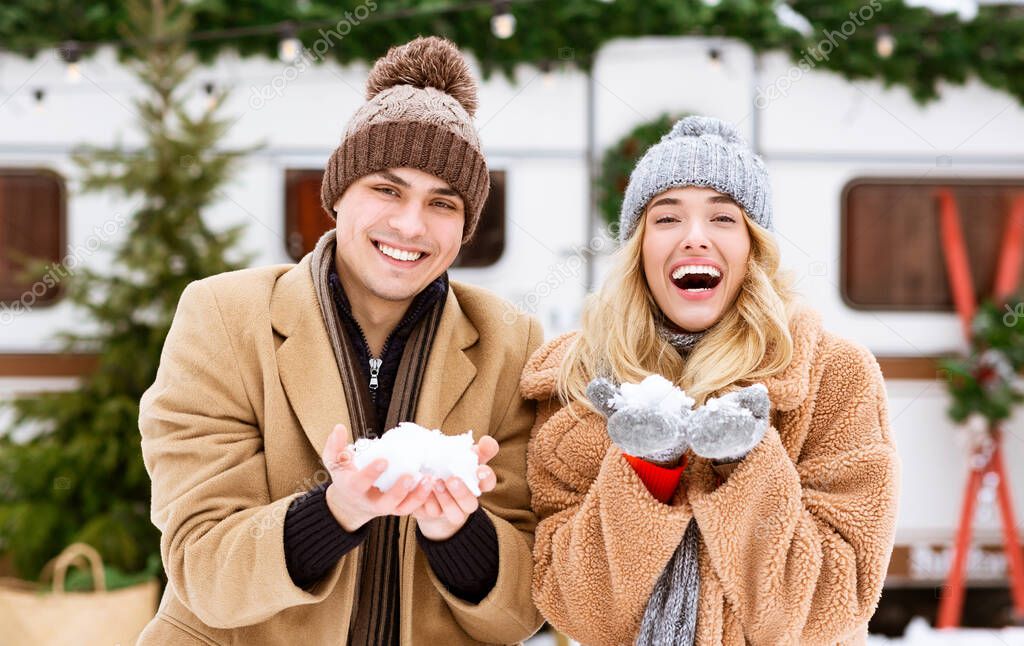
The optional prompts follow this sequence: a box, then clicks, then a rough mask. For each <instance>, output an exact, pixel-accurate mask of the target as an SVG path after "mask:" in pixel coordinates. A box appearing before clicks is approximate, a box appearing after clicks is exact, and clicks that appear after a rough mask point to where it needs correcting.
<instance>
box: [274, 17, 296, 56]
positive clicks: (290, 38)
mask: <svg viewBox="0 0 1024 646" xmlns="http://www.w3.org/2000/svg"><path fill="white" fill-rule="evenodd" d="M301 50H302V41H301V40H299V39H298V37H297V36H296V30H295V24H294V23H287V24H286V25H285V26H284V27H282V28H281V42H279V43H278V44H277V57H278V59H280V60H281V62H282V63H294V62H295V60H296V59H297V58H298V57H299V51H301Z"/></svg>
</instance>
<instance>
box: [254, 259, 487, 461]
mask: <svg viewBox="0 0 1024 646" xmlns="http://www.w3.org/2000/svg"><path fill="white" fill-rule="evenodd" d="M270 316H271V323H272V325H273V327H274V331H275V332H277V333H278V334H280V335H281V336H282V337H284V341H283V342H282V343H281V345H280V346H279V347H278V349H277V366H278V372H279V375H280V379H281V385H282V386H283V387H284V390H285V393H286V394H287V396H288V400H289V402H290V403H291V406H292V410H293V411H294V412H295V416H296V417H297V418H298V420H299V423H300V424H301V425H302V430H303V432H305V434H306V437H308V438H309V442H310V444H312V446H313V448H314V449H315V450H316V452H317V455H320V454H321V453H323V449H324V445H325V444H326V443H327V437H328V436H329V435H330V434H331V431H332V429H333V428H334V425H335V424H344V425H345V427H346V428H349V427H350V420H349V415H348V405H347V403H346V402H345V393H344V389H343V388H342V385H341V376H340V375H339V374H338V364H337V361H336V360H335V358H334V351H333V349H332V348H331V342H330V339H329V338H328V336H327V328H326V326H325V325H324V321H323V316H322V315H321V314H320V304H319V301H318V300H317V296H316V292H315V291H314V289H313V278H312V275H311V273H310V256H309V255H306V257H304V258H303V259H302V260H301V261H300V262H299V263H298V264H297V265H295V267H293V268H292V269H290V270H289V271H288V272H286V273H285V274H284V275H282V276H281V278H280V279H278V281H277V284H276V285H275V287H274V294H273V296H272V298H271V302H270ZM479 337H480V335H479V333H478V332H477V330H476V328H475V327H474V326H473V324H472V323H471V322H470V320H469V318H468V317H467V316H466V314H465V312H463V310H462V308H461V306H460V305H459V301H458V299H457V298H456V296H455V292H454V290H453V288H451V287H450V288H449V290H448V296H447V300H446V301H445V306H444V311H443V312H442V314H441V322H440V325H439V326H438V330H437V336H436V337H435V338H434V345H433V347H432V348H431V350H430V355H429V357H428V359H427V367H426V373H425V374H424V375H423V385H422V389H421V391H420V401H419V404H418V405H417V407H416V422H417V423H419V424H421V425H423V426H426V427H427V428H442V427H443V426H444V422H445V420H446V419H447V418H448V416H449V415H450V414H451V412H452V409H454V408H455V406H456V405H457V404H458V402H459V400H460V399H461V398H462V395H463V394H464V393H465V392H466V389H467V388H469V385H470V384H471V383H472V382H473V378H474V377H476V365H474V363H473V361H472V360H470V358H469V357H468V356H467V355H466V352H465V351H466V350H467V349H468V348H470V347H472V346H473V344H474V343H476V342H477V340H478V339H479ZM463 430H464V429H463ZM348 441H349V442H351V441H352V434H351V429H350V428H349V437H348Z"/></svg>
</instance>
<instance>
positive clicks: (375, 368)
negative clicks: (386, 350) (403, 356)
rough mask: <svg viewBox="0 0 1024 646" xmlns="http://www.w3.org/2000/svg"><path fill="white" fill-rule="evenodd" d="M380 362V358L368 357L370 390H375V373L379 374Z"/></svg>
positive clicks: (376, 384) (376, 383) (376, 382)
mask: <svg viewBox="0 0 1024 646" xmlns="http://www.w3.org/2000/svg"><path fill="white" fill-rule="evenodd" d="M382 363H384V362H383V361H382V360H380V359H374V358H372V357H371V358H370V390H377V386H378V381H377V375H378V374H380V364H382Z"/></svg>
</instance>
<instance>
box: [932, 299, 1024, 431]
mask: <svg viewBox="0 0 1024 646" xmlns="http://www.w3.org/2000/svg"><path fill="white" fill-rule="evenodd" d="M940 365H941V366H942V368H943V369H944V370H945V372H946V377H947V378H946V385H947V388H948V390H949V394H950V397H951V400H952V401H951V404H950V406H949V410H948V413H949V416H950V418H952V419H953V420H954V421H956V422H965V421H966V420H967V418H968V417H970V416H972V415H981V416H982V417H984V418H985V419H986V420H987V421H988V423H989V425H990V426H991V425H992V424H993V423H996V422H1000V421H1002V420H1005V419H1007V418H1008V417H1010V415H1011V414H1012V413H1013V409H1014V407H1015V406H1017V405H1018V404H1020V403H1024V391H1022V390H1021V385H1022V384H1021V382H1020V378H1019V374H1020V371H1021V370H1022V369H1024V306H1020V305H1018V307H1017V308H1016V309H1012V308H1010V306H1008V305H1006V306H1004V307H1003V308H1000V307H999V306H998V305H996V304H995V303H992V302H986V303H984V304H982V305H981V307H979V308H978V312H977V314H976V315H975V317H974V320H973V321H972V323H971V349H970V354H969V355H968V356H967V357H963V358H958V359H946V360H943V361H941V362H940Z"/></svg>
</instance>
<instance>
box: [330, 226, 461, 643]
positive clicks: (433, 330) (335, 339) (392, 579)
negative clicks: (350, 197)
mask: <svg viewBox="0 0 1024 646" xmlns="http://www.w3.org/2000/svg"><path fill="white" fill-rule="evenodd" d="M335 248H336V231H335V230H334V229H330V230H328V231H327V232H326V233H325V234H324V235H323V236H322V237H321V238H320V240H319V241H318V242H317V244H316V248H315V249H314V250H313V256H312V258H311V261H312V262H311V270H312V273H313V288H314V290H315V291H316V295H317V299H318V300H319V301H320V310H321V312H322V314H323V317H324V321H325V322H326V325H327V333H328V336H329V337H330V340H331V347H332V348H333V350H334V357H335V359H336V360H337V362H338V372H339V373H340V375H341V383H342V387H343V388H344V391H345V402H346V404H347V406H348V414H349V420H350V425H351V430H352V439H353V440H358V439H360V438H363V437H374V436H375V435H376V432H375V431H374V429H376V428H381V429H383V430H386V429H390V428H394V427H395V426H397V425H398V423H399V422H404V421H411V420H412V419H413V418H414V417H415V414H416V403H417V401H418V400H419V391H420V385H421V383H422V380H423V373H424V371H425V370H426V366H427V357H428V356H429V354H430V348H431V346H433V344H434V337H435V336H436V334H437V328H438V325H439V323H440V321H441V311H442V309H443V307H444V300H445V299H443V298H441V299H439V300H438V301H437V302H436V303H435V304H434V306H433V308H432V310H431V311H429V312H427V313H426V314H424V316H423V317H422V318H421V319H420V322H419V323H417V324H416V327H415V328H414V329H413V331H412V333H411V334H410V336H409V340H408V341H407V342H406V345H405V350H404V351H403V352H402V359H401V362H400V363H399V366H398V374H397V376H396V378H395V385H394V388H393V390H392V392H391V403H390V405H389V407H388V412H387V419H386V420H385V424H384V425H383V426H378V424H377V420H376V414H375V413H374V406H373V402H372V400H371V398H370V391H369V388H368V386H367V384H366V383H365V380H364V378H363V375H362V373H361V369H360V365H359V357H358V354H357V351H356V349H355V348H354V346H353V344H352V340H351V339H350V338H349V336H348V335H347V334H346V333H345V331H344V328H343V326H342V323H341V321H340V320H339V318H338V310H337V309H336V308H335V306H334V299H333V298H332V296H331V291H330V285H329V283H328V276H329V275H330V269H331V267H332V265H333V263H334V261H335V258H334V254H335ZM398 523H399V518H398V517H397V516H380V517H377V518H374V519H373V520H371V521H370V523H369V532H368V535H367V537H366V541H365V542H364V543H363V547H362V550H361V558H360V564H359V575H358V577H357V583H356V587H357V590H356V596H355V604H354V605H353V608H352V619H351V621H350V623H349V635H348V642H347V643H348V644H350V645H352V646H391V645H392V644H398V643H399V635H400V631H399V617H400V608H399V580H398V576H399V575H398V568H399V555H398V539H399V528H398Z"/></svg>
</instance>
